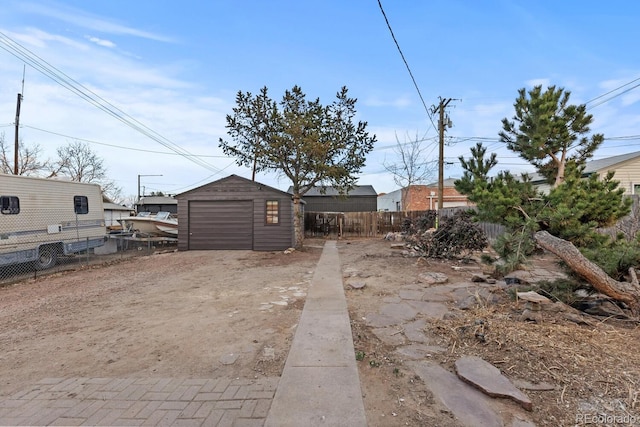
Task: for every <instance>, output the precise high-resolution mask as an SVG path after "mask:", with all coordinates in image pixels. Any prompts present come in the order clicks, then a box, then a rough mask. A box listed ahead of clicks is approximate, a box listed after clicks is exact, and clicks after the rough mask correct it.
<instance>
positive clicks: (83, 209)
mask: <svg viewBox="0 0 640 427" xmlns="http://www.w3.org/2000/svg"><path fill="white" fill-rule="evenodd" d="M73 210H74V211H75V213H76V214H78V215H84V214H88V213H89V199H88V198H87V196H73Z"/></svg>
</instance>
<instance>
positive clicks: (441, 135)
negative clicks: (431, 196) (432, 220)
mask: <svg viewBox="0 0 640 427" xmlns="http://www.w3.org/2000/svg"><path fill="white" fill-rule="evenodd" d="M451 101H453V98H448V99H442V98H440V103H439V104H438V106H437V107H435V108H434V110H433V112H434V113H440V118H439V119H438V135H439V147H440V150H439V154H438V210H441V209H442V206H443V205H444V199H443V193H444V127H445V126H446V125H447V124H448V123H449V119H448V117H447V116H446V115H445V114H444V109H445V108H447V105H449V103H450V102H451ZM445 119H446V120H447V123H445Z"/></svg>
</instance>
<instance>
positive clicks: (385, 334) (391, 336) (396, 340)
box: [371, 328, 405, 346]
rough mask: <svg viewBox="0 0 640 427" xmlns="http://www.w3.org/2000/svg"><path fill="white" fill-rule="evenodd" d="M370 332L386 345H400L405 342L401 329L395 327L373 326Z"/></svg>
mask: <svg viewBox="0 0 640 427" xmlns="http://www.w3.org/2000/svg"><path fill="white" fill-rule="evenodd" d="M371 332H373V334H374V335H375V336H377V337H378V339H380V341H382V342H383V343H385V344H387V345H393V346H397V345H402V344H404V343H405V339H404V336H403V335H402V331H401V330H398V329H396V328H375V329H373V330H372V331H371Z"/></svg>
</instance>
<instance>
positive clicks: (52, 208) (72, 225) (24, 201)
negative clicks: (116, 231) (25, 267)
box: [0, 174, 106, 270]
mask: <svg viewBox="0 0 640 427" xmlns="http://www.w3.org/2000/svg"><path fill="white" fill-rule="evenodd" d="M105 234H106V227H105V223H104V209H103V207H102V192H101V191H100V186H99V185H96V184H85V183H80V182H73V181H65V180H60V179H45V178H33V177H26V176H18V175H5V174H0V267H3V266H8V265H13V264H20V263H26V262H33V263H34V265H35V267H36V268H37V269H41V270H42V269H46V268H49V267H52V266H54V265H55V264H56V262H57V258H58V256H61V255H70V254H74V253H79V252H83V251H86V250H88V249H91V248H95V247H98V246H102V245H103V244H104V242H105Z"/></svg>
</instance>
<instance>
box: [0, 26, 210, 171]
mask: <svg viewBox="0 0 640 427" xmlns="http://www.w3.org/2000/svg"><path fill="white" fill-rule="evenodd" d="M0 48H2V49H4V50H5V51H7V52H8V53H9V54H11V55H13V56H15V57H16V58H18V59H20V60H21V61H23V62H25V63H26V64H28V65H29V66H31V67H32V68H34V69H35V70H37V71H38V72H40V73H41V74H43V75H44V76H46V77H49V78H50V79H51V80H53V81H54V82H56V83H58V84H59V85H60V86H62V87H64V88H65V89H67V90H69V91H71V92H73V93H74V94H76V95H77V96H79V97H80V98H82V99H84V100H85V101H86V102H88V103H90V104H91V105H93V106H95V107H96V108H98V109H100V110H102V111H103V112H105V113H107V114H109V115H110V116H112V117H113V118H115V119H116V120H118V121H120V122H122V123H123V124H125V125H126V126H129V127H130V128H132V129H134V130H136V131H138V132H140V133H141V134H143V135H145V136H147V137H148V138H150V139H152V140H154V141H156V142H158V143H159V144H161V145H163V146H164V147H166V148H168V149H170V150H171V151H173V152H175V153H177V154H179V155H180V156H182V157H184V158H185V159H187V160H190V161H191V162H193V163H195V164H197V165H199V166H201V167H204V168H205V169H208V170H210V171H213V172H216V173H220V172H222V170H221V169H219V168H217V167H216V166H214V165H211V164H209V163H207V162H206V161H204V160H202V159H200V158H198V157H196V156H194V155H193V154H191V153H189V152H188V151H187V150H185V149H184V148H182V147H180V146H179V145H177V144H175V143H173V142H172V141H170V140H169V139H168V138H166V137H164V136H162V135H161V134H159V133H158V132H156V131H154V130H153V129H151V128H149V127H148V126H146V125H144V124H143V123H141V122H140V121H138V120H136V119H135V118H133V117H131V116H130V115H128V114H127V113H125V112H124V111H122V110H121V109H119V108H118V107H116V106H115V105H113V104H111V103H110V102H109V101H107V100H105V99H104V98H102V97H101V96H99V95H97V94H96V93H95V92H93V91H91V90H90V89H88V88H87V87H85V86H84V85H82V84H81V83H79V82H77V81H76V80H74V79H73V78H71V77H69V76H68V75H67V74H65V73H63V72H62V71H60V70H58V69H57V68H55V67H54V66H53V65H51V64H49V63H48V62H47V61H45V60H44V59H42V58H40V57H39V56H38V55H36V54H35V53H33V52H31V51H30V50H29V49H27V48H26V47H24V46H22V45H21V44H19V43H18V42H16V41H15V40H13V39H11V38H10V37H8V36H7V35H6V34H4V33H3V32H0Z"/></svg>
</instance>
